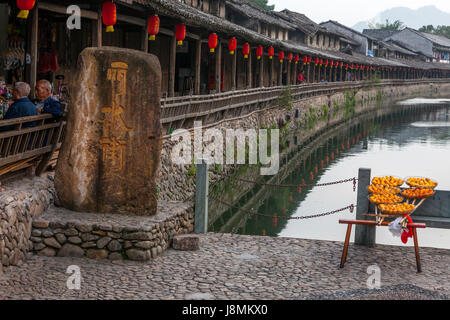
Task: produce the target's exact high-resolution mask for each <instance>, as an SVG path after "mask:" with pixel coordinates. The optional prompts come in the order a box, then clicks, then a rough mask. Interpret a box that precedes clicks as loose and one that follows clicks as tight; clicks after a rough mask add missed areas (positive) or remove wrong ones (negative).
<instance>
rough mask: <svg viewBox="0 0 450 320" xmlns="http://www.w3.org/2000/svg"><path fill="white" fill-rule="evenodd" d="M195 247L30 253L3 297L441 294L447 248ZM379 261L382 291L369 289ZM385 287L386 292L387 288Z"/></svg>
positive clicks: (2, 286)
mask: <svg viewBox="0 0 450 320" xmlns="http://www.w3.org/2000/svg"><path fill="white" fill-rule="evenodd" d="M199 240H200V246H199V250H198V251H177V250H173V249H168V250H166V251H164V252H163V253H162V254H161V255H158V256H157V257H156V258H155V259H153V260H149V261H146V262H138V261H130V260H118V261H110V260H91V259H86V258H75V257H47V256H38V255H34V256H32V257H31V258H30V259H29V260H28V261H27V262H26V263H24V264H22V265H21V266H20V267H8V268H6V270H4V274H3V275H2V276H1V277H0V299H89V300H91V299H226V300H228V299H231V300H235V299H244V300H247V299H277V300H278V299H286V300H302V299H366V298H367V299H391V297H392V296H394V295H397V298H398V299H402V298H405V299H409V298H411V299H445V298H446V297H450V273H449V269H448V266H449V265H450V250H445V249H435V248H421V258H422V269H423V272H422V273H419V274H418V273H417V272H416V265H415V256H414V248H411V247H403V246H384V245H377V246H376V247H375V248H365V247H362V246H354V245H351V246H350V248H349V253H348V258H347V263H346V265H345V268H343V269H340V268H339V263H340V258H341V253H342V246H343V243H342V242H331V241H315V240H304V239H288V238H270V237H260V236H239V235H230V234H215V233H208V234H205V235H199ZM375 264H376V265H378V267H379V268H380V270H381V279H380V280H381V287H382V288H381V289H380V290H375V291H371V290H369V289H368V288H367V280H368V278H369V276H370V275H369V274H368V273H367V268H368V267H369V266H372V265H375ZM71 265H77V266H79V267H80V270H81V278H82V280H81V290H68V289H67V287H66V281H67V279H68V277H69V276H70V275H69V274H67V273H66V270H67V267H68V266H71ZM386 288H387V289H386Z"/></svg>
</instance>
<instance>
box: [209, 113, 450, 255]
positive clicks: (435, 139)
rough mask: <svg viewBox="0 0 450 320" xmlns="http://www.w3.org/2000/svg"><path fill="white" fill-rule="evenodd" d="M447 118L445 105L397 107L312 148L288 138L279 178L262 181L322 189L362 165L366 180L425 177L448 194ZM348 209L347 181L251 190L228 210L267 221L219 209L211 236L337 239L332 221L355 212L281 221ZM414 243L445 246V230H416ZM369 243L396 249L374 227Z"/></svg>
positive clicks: (352, 195) (352, 196)
mask: <svg viewBox="0 0 450 320" xmlns="http://www.w3.org/2000/svg"><path fill="white" fill-rule="evenodd" d="M449 113H450V107H449V106H443V105H430V106H428V107H426V108H421V109H411V108H407V107H405V108H402V109H400V110H397V111H396V112H394V113H393V114H382V115H380V116H377V117H372V118H368V117H365V118H362V119H361V121H360V122H359V123H354V124H353V125H352V126H349V127H346V128H345V129H342V130H340V131H338V132H336V133H335V134H333V135H331V136H325V137H324V138H320V139H319V141H320V143H319V142H318V141H315V142H314V143H310V144H308V145H303V146H296V145H297V139H296V138H295V136H294V137H292V139H290V140H292V145H293V146H294V145H295V146H296V147H297V148H294V151H293V152H292V153H291V154H289V156H288V157H287V160H286V161H285V163H284V164H283V166H282V168H281V170H280V173H279V174H278V175H277V176H275V177H271V178H270V180H269V182H271V183H273V182H276V184H279V185H294V186H295V185H305V184H322V183H327V182H331V181H337V180H341V179H347V178H351V177H355V176H356V175H357V172H358V169H359V168H361V167H366V168H372V176H375V175H377V176H379V175H396V176H400V177H407V176H413V175H417V176H427V177H431V178H434V179H436V180H438V181H439V189H442V190H450V170H449V168H448V159H450V127H449V120H448V115H449ZM234 183H236V182H234ZM234 186H235V187H237V186H238V184H236V185H234ZM231 189H233V187H231ZM352 203H353V204H356V192H353V184H352V183H351V182H349V183H343V184H337V185H331V186H327V187H319V186H315V187H305V186H303V187H301V188H294V187H292V188H276V187H261V186H256V187H255V188H253V189H252V190H251V191H250V192H248V193H247V194H246V195H245V196H244V197H242V198H241V199H240V200H239V201H237V202H236V203H235V205H237V206H239V207H243V208H245V209H247V210H251V211H254V212H258V213H261V214H266V215H270V216H272V217H273V218H267V217H261V216H255V215H250V214H247V213H242V212H240V211H238V210H236V209H233V210H225V212H224V213H222V214H221V215H220V217H219V218H218V219H216V220H215V221H214V222H213V224H212V225H211V230H213V231H220V232H232V233H240V234H249V235H268V236H278V237H296V238H306V239H320V240H332V241H343V239H344V236H345V229H346V227H345V226H343V225H339V224H338V223H337V222H338V220H339V219H342V218H345V219H354V218H355V213H350V212H349V211H348V210H347V211H344V212H340V213H337V214H333V215H329V216H324V217H320V218H314V219H307V220H286V219H283V217H302V216H303V217H304V216H309V215H314V214H320V213H325V212H329V211H332V210H335V209H339V208H344V207H347V206H348V205H350V204H352ZM384 229H386V230H384ZM353 237H354V235H353ZM353 237H352V238H353ZM444 239H446V241H443V240H444ZM419 241H420V244H421V246H433V247H444V248H450V230H443V229H431V228H429V229H426V230H423V231H422V230H421V232H420V234H419ZM377 243H384V244H393V245H403V244H401V242H400V240H399V239H398V238H393V237H392V235H391V234H390V233H389V231H387V228H377Z"/></svg>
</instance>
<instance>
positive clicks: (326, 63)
mask: <svg viewBox="0 0 450 320" xmlns="http://www.w3.org/2000/svg"><path fill="white" fill-rule="evenodd" d="M326 67H328V59H326V60H325V68H326Z"/></svg>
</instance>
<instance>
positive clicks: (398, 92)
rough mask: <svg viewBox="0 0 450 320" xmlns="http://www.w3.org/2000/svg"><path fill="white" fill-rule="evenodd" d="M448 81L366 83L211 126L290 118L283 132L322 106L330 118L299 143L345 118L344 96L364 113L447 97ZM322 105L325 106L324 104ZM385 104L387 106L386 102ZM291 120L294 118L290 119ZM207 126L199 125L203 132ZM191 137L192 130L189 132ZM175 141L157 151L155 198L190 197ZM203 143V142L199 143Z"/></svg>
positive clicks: (261, 124)
mask: <svg viewBox="0 0 450 320" xmlns="http://www.w3.org/2000/svg"><path fill="white" fill-rule="evenodd" d="M449 89H450V84H448V83H440V84H431V83H427V84H420V85H408V86H407V85H403V86H395V87H376V86H369V87H366V88H363V89H360V90H358V91H356V92H351V91H347V92H340V93H336V94H333V95H328V96H325V95H324V96H318V97H312V98H310V99H304V100H301V101H293V102H292V107H291V108H286V107H273V108H269V109H265V110H261V111H258V112H254V113H252V114H249V115H246V116H243V117H241V118H237V119H233V120H230V121H224V122H221V123H219V124H216V125H215V126H214V128H215V129H219V130H221V131H222V132H223V133H225V131H226V130H227V129H243V130H247V129H259V128H270V127H274V126H277V125H278V122H279V120H280V119H282V120H283V121H285V120H286V119H287V118H290V119H292V121H287V122H286V127H285V129H286V130H287V131H290V130H295V129H297V128H298V127H299V125H300V122H301V121H302V120H303V119H305V118H306V117H308V116H309V115H310V113H311V112H314V113H315V116H316V117H317V118H318V119H319V118H321V117H322V116H323V112H324V109H326V110H327V112H328V113H329V114H330V115H333V117H331V118H330V117H329V118H328V121H317V122H316V123H315V124H314V126H313V128H311V130H308V131H307V132H305V133H304V134H302V135H301V136H300V137H299V143H302V142H303V141H305V140H307V139H308V138H309V137H310V136H312V135H314V134H315V133H316V132H318V131H319V130H322V129H324V128H326V127H327V126H328V125H330V124H333V123H335V122H339V121H341V120H342V119H344V117H346V116H347V115H346V111H348V110H346V108H347V106H346V102H347V99H348V95H351V96H352V97H354V101H355V106H354V107H353V109H352V110H351V113H352V114H353V115H357V114H360V113H362V112H368V111H370V110H371V109H374V108H377V107H378V106H379V105H380V104H381V103H382V102H383V104H386V102H387V101H393V102H394V101H397V100H403V99H407V98H408V97H418V96H423V97H445V96H447V97H450V94H449V92H450V91H449ZM324 106H326V108H325V107H324ZM387 106H388V107H391V105H389V104H387ZM296 110H298V112H299V118H298V119H299V120H297V119H295V113H296ZM293 119H295V120H293ZM207 129H208V128H203V132H204V131H205V130H207ZM191 134H192V139H193V131H191ZM175 144H176V142H174V141H171V139H170V137H166V139H165V140H164V141H163V148H162V154H161V163H160V168H159V173H158V179H157V186H158V197H159V199H165V200H178V201H185V200H192V197H193V195H194V194H195V166H194V164H191V165H177V164H174V163H173V162H172V161H171V153H172V149H173V146H174V145H175ZM203 145H204V146H205V145H206V143H205V141H204V142H203ZM221 170H222V171H223V172H225V173H226V172H232V171H233V166H221ZM221 178H222V176H220V175H215V174H213V173H211V177H210V181H211V183H214V182H215V181H217V180H218V179H221Z"/></svg>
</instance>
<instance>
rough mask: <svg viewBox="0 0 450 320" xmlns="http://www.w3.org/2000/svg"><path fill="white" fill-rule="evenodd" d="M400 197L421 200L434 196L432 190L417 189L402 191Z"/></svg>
mask: <svg viewBox="0 0 450 320" xmlns="http://www.w3.org/2000/svg"><path fill="white" fill-rule="evenodd" d="M402 195H403V196H405V197H407V198H415V199H422V198H428V197H431V196H432V195H434V191H433V189H425V188H417V189H406V190H403V192H402Z"/></svg>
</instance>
